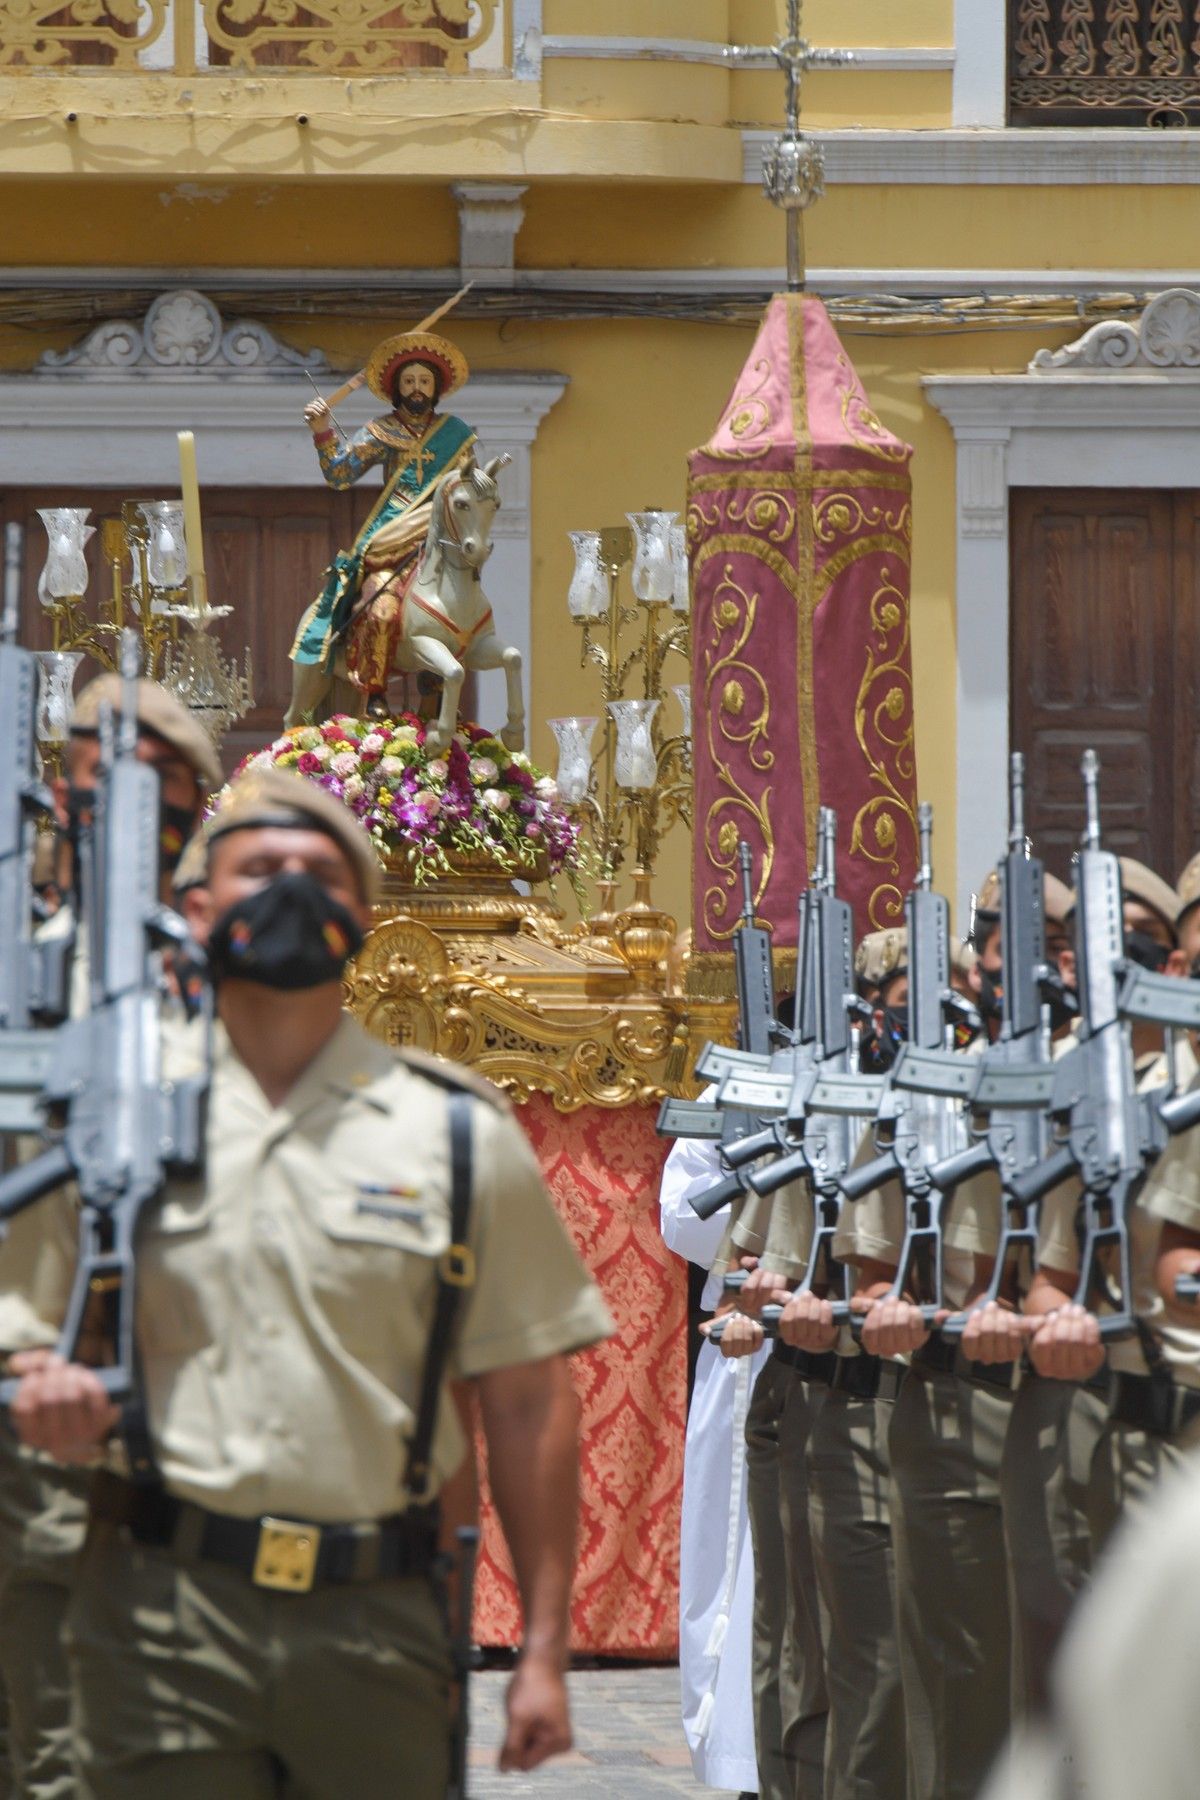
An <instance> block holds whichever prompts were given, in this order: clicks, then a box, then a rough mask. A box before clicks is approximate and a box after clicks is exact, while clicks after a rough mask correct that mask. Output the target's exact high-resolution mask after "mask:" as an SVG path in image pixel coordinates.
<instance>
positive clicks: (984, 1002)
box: [975, 963, 1004, 1019]
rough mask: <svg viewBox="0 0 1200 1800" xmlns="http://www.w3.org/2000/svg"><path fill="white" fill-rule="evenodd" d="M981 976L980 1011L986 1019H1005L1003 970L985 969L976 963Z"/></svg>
mask: <svg viewBox="0 0 1200 1800" xmlns="http://www.w3.org/2000/svg"><path fill="white" fill-rule="evenodd" d="M975 968H976V973H977V974H978V976H979V999H978V1002H977V1005H978V1008H979V1011H980V1012H981V1013H982V1015H983V1017H984V1018H985V1019H1001V1018H1003V1017H1004V973H1003V971H1002V970H1001V969H985V968H984V967H983V966H982V964H980V963H976V965H975Z"/></svg>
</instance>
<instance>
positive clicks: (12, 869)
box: [0, 525, 70, 1134]
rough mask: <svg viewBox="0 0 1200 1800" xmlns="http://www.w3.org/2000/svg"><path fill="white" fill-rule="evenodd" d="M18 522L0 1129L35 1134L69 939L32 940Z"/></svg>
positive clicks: (7, 685)
mask: <svg viewBox="0 0 1200 1800" xmlns="http://www.w3.org/2000/svg"><path fill="white" fill-rule="evenodd" d="M20 546H21V529H20V526H19V525H9V526H8V527H7V528H6V531H5V545H4V550H5V559H4V560H5V568H4V616H3V622H2V623H0V759H2V760H0V767H3V768H4V770H5V771H6V773H5V776H4V781H3V786H2V787H0V932H2V933H3V944H4V949H3V955H2V956H0V1132H27V1133H31V1134H36V1133H37V1132H38V1131H39V1130H40V1128H41V1123H42V1120H41V1114H40V1112H39V1111H38V1109H37V1106H36V1104H35V1101H36V1096H37V1094H38V1093H39V1092H40V1088H41V1081H42V1077H43V1075H44V1073H45V1070H46V1066H47V1062H48V1057H49V1048H50V1044H51V1042H52V1040H51V1038H50V1035H49V1034H48V1033H47V1032H46V1031H44V1030H39V1029H37V1027H38V1026H44V1025H47V1024H53V1023H56V1022H57V1021H58V1020H60V1019H61V1018H62V1017H63V1016H64V1014H65V1012H66V994H67V983H68V972H69V971H68V963H69V955H68V952H69V947H70V946H69V942H64V941H62V940H58V941H57V942H55V943H53V944H45V945H42V944H39V943H38V942H37V941H36V938H35V935H34V934H35V929H36V924H37V908H36V904H35V899H34V892H33V859H34V852H35V850H36V846H37V839H38V827H39V824H42V823H48V822H52V821H53V818H54V803H53V800H52V799H51V796H50V792H49V789H48V788H46V787H45V785H44V784H43V781H42V770H41V760H40V758H39V756H38V749H37V705H38V660H37V657H36V656H35V655H34V653H33V651H32V650H22V649H20V648H19V646H18V644H17V641H16V634H17V599H18V588H19V579H20Z"/></svg>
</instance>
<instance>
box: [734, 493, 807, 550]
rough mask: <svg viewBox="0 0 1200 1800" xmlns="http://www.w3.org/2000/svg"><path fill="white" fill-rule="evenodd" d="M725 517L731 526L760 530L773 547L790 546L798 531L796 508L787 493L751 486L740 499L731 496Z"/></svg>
mask: <svg viewBox="0 0 1200 1800" xmlns="http://www.w3.org/2000/svg"><path fill="white" fill-rule="evenodd" d="M742 496H744V497H742ZM725 518H726V521H727V523H728V524H730V525H745V526H747V527H748V529H749V530H751V531H760V532H761V533H762V534H763V536H764V537H765V538H767V539H769V540H770V542H771V543H773V544H786V543H788V542H789V541H790V539H791V536H792V533H793V532H794V531H795V529H796V506H795V502H794V501H793V500H791V499H789V498H788V497H787V496H786V495H784V494H773V493H769V492H766V491H764V490H763V489H762V488H761V487H753V488H751V487H748V488H744V489H742V490H740V492H739V495H738V496H731V497H730V500H729V504H728V506H727V507H726V509H725Z"/></svg>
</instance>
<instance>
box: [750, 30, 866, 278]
mask: <svg viewBox="0 0 1200 1800" xmlns="http://www.w3.org/2000/svg"><path fill="white" fill-rule="evenodd" d="M802 9H803V0H788V31H787V36H786V37H785V38H782V39H781V40H780V42H779V43H778V44H776V45H775V46H774V56H775V61H776V62H777V63H778V64H779V67H780V68H781V69H782V70H783V73H784V78H785V80H786V82H787V92H786V102H785V107H786V113H787V129H786V130H785V131H784V132H783V133H782V134H781V135H780V136H779V137H777V138H776V139H775V142H774V143H773V144H771V145H770V146H769V147H768V149H767V152H766V155H765V156H764V157H763V170H762V178H763V191H764V193H765V194H766V196H767V199H768V200H770V201H771V202H772V203H773V204H774V205H775V206H778V207H779V208H781V210H782V211H783V212H784V213H785V214H786V215H787V273H788V289H789V292H791V293H793V294H798V293H801V292H803V289H804V278H805V266H804V260H805V259H804V214H805V213H806V212H807V210H808V208H809V207H810V206H812V205H813V204H814V202H815V201H817V200H819V199H820V198H821V195H822V194H823V193H824V192H825V152H824V151H823V150H822V148H821V146H820V144H818V143H817V142H816V141H815V139H813V138H810V137H806V136H805V134H804V133H803V132H802V131H801V129H800V87H801V82H802V81H803V79H804V76H805V74H806V73H807V72H808V70H809V69H833V68H839V67H841V66H843V65H844V64H846V63H851V62H853V61H854V57H853V55H852V54H851V52H850V51H849V50H814V48H813V46H812V45H811V44H810V43H809V41H808V39H807V38H805V37H802V36H801V35H800V30H801V12H802Z"/></svg>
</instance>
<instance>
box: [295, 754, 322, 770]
mask: <svg viewBox="0 0 1200 1800" xmlns="http://www.w3.org/2000/svg"><path fill="white" fill-rule="evenodd" d="M296 767H297V769H298V770H299V771H300V773H301V775H316V774H318V773H319V771H320V768H321V764H320V762H319V760H318V759H317V757H315V756H314V755H313V753H312V751H311V750H305V751H304V752H303V753H302V755H301V756H300V757H299V758H298V760H297V763H296Z"/></svg>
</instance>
